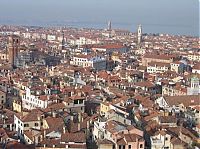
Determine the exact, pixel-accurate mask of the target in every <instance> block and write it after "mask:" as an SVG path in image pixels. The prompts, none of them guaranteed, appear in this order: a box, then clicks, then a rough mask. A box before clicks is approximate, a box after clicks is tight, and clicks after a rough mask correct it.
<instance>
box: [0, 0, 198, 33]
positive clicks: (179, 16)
mask: <svg viewBox="0 0 200 149" xmlns="http://www.w3.org/2000/svg"><path fill="white" fill-rule="evenodd" d="M108 20H111V21H112V23H113V27H115V28H126V29H129V30H132V31H134V30H135V29H136V25H137V24H142V25H143V30H144V32H152V33H157V32H162V33H172V34H188V35H198V32H199V31H198V28H199V1H198V0H0V24H17V25H19V24H23V25H60V24H66V25H68V26H77V27H81V26H82V27H99V28H105V27H106V25H107V21H108Z"/></svg>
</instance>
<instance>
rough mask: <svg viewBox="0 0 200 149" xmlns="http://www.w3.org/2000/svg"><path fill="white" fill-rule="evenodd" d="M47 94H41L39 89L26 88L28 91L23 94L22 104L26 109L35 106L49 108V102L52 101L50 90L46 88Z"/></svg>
mask: <svg viewBox="0 0 200 149" xmlns="http://www.w3.org/2000/svg"><path fill="white" fill-rule="evenodd" d="M45 92H46V93H45V94H44V95H41V92H40V91H38V90H33V89H31V88H29V87H27V88H26V92H25V94H24V95H22V106H23V108H26V109H35V108H42V109H44V108H47V106H48V104H50V103H52V102H51V101H50V90H49V89H45Z"/></svg>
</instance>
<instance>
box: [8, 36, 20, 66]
mask: <svg viewBox="0 0 200 149" xmlns="http://www.w3.org/2000/svg"><path fill="white" fill-rule="evenodd" d="M19 47H20V38H19V36H16V35H11V36H9V37H8V61H9V63H10V64H11V66H12V67H15V63H16V59H17V56H18V53H19Z"/></svg>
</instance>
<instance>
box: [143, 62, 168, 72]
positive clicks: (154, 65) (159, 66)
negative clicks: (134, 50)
mask: <svg viewBox="0 0 200 149" xmlns="http://www.w3.org/2000/svg"><path fill="white" fill-rule="evenodd" d="M169 69H170V65H169V64H167V63H161V62H150V63H148V66H147V72H148V73H164V72H166V71H168V70H169Z"/></svg>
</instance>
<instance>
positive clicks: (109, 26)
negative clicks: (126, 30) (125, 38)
mask: <svg viewBox="0 0 200 149" xmlns="http://www.w3.org/2000/svg"><path fill="white" fill-rule="evenodd" d="M111 30H112V23H111V21H108V31H111Z"/></svg>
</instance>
